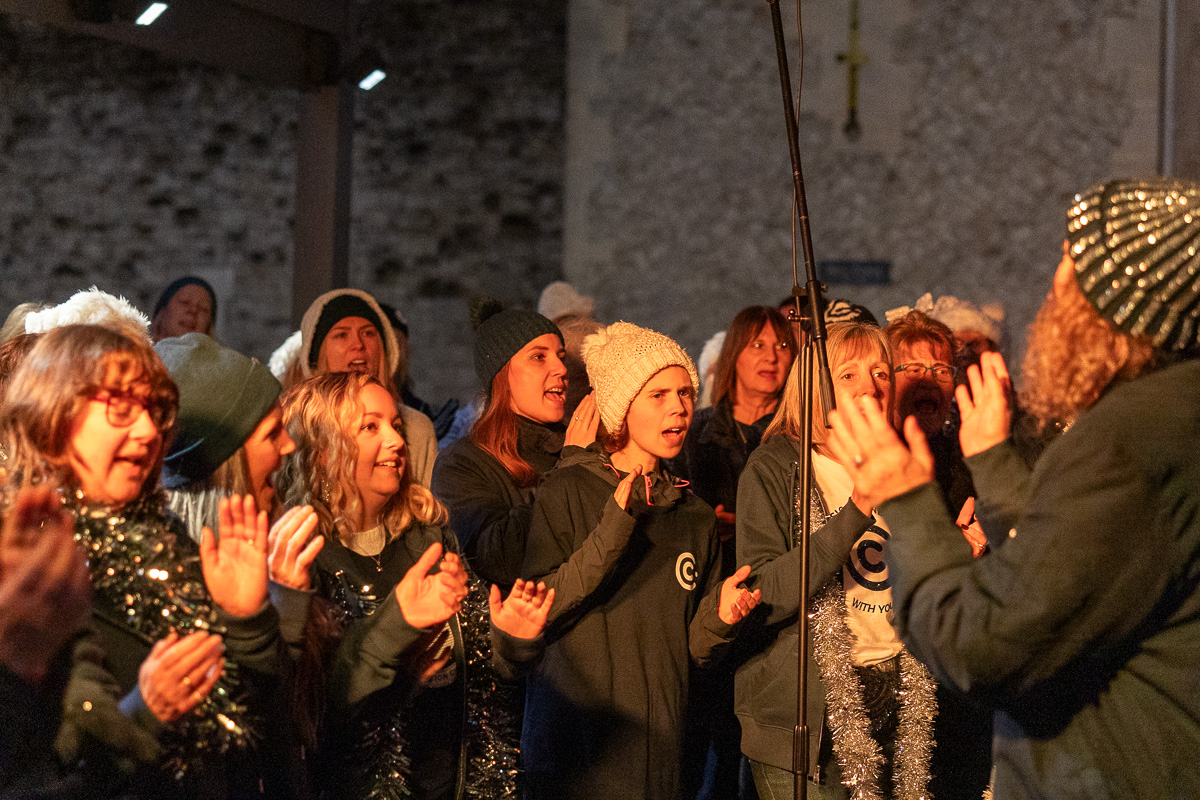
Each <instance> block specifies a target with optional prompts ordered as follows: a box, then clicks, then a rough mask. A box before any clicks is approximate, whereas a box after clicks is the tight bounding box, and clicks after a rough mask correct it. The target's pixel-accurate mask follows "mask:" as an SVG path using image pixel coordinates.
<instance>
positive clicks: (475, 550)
mask: <svg viewBox="0 0 1200 800" xmlns="http://www.w3.org/2000/svg"><path fill="white" fill-rule="evenodd" d="M562 447H563V429H562V427H561V426H546V425H538V424H537V423H535V422H532V421H530V420H527V419H525V418H523V417H518V418H517V453H518V454H519V455H520V456H521V457H522V458H523V459H525V460H526V461H527V462H529V464H530V466H532V467H533V468H534V470H536V471H537V473H538V474H539V475H543V474H545V473H546V472H548V471H550V470H551V469H553V468H554V465H555V464H556V463H557V462H558V456H559V451H561V450H562ZM432 488H433V493H434V494H435V495H437V498H438V499H439V500H441V501H442V503H444V504H445V506H446V508H447V509H449V510H450V527H451V528H452V529H453V530H454V533H455V535H456V536H457V537H458V543H459V549H460V550H461V552H462V553H463V555H465V556H466V558H467V562H468V563H469V564H470V565H471V569H472V570H474V572H475V574H477V575H478V576H479V577H480V578H482V579H483V580H484V581H487V582H489V583H495V584H499V585H500V587H501V588H502V589H506V590H507V589H508V587H510V586H512V584H513V582H514V581H516V579H517V578H520V577H522V576H521V562H522V560H523V559H524V557H525V536H526V534H528V532H529V515H530V511H531V510H532V508H533V495H534V488H535V487H524V488H522V487H519V486H517V485H516V483H515V482H514V481H513V479H512V476H511V475H509V474H508V470H506V469H505V468H504V467H503V465H501V464H500V462H499V461H497V460H496V459H495V458H494V457H493V456H492V455H490V454H488V453H485V452H484V451H483V450H482V449H480V447H479V445H477V444H476V443H475V440H474V439H472V438H471V437H470V436H464V437H463V438H461V439H459V440H458V441H457V442H455V443H454V444H452V445H451V446H450V447H448V448H447V449H446V451H445V452H444V453H442V454H441V455H440V456H438V459H437V462H436V463H435V464H434V467H433V487H432Z"/></svg>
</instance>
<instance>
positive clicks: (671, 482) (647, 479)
mask: <svg viewBox="0 0 1200 800" xmlns="http://www.w3.org/2000/svg"><path fill="white" fill-rule="evenodd" d="M573 464H578V465H580V466H582V467H584V468H586V469H587V470H589V471H590V472H593V473H595V474H596V475H599V476H600V477H601V478H603V479H604V481H605V482H606V483H607V484H608V485H610V486H612V487H613V488H614V489H615V488H616V486H617V484H618V483H620V482H621V481H622V480H623V479H624V478H625V476H626V475H628V474H629V473H627V472H622V471H621V470H619V469H617V468H616V467H615V466H613V463H612V458H611V457H610V456H609V454H608V453H606V452H604V448H603V447H602V446H601V445H600V443H599V442H592V443H591V444H590V445H588V446H587V447H586V448H577V447H572V448H570V450H569V452H567V453H564V454H563V459H562V461H561V462H559V466H560V467H565V466H570V465H573ZM685 486H687V481H684V480H682V479H680V478H676V477H675V476H674V475H672V474H671V473H669V472H667V470H666V467H665V466H663V464H662V462H661V461H660V462H659V469H658V471H657V472H651V473H650V474H649V475H645V476H642V478H641V479H640V480H635V481H634V482H633V492H632V494H631V495H630V500H637V501H640V502H642V503H645V504H646V505H650V506H664V507H665V506H670V505H673V504H675V503H678V502H680V501H682V500H683V499H684V498H685V497H686V492H685V490H684V487H685ZM647 489H648V490H649V492H647ZM647 495H648V497H647Z"/></svg>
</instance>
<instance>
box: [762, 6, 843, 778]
mask: <svg viewBox="0 0 1200 800" xmlns="http://www.w3.org/2000/svg"><path fill="white" fill-rule="evenodd" d="M799 2H800V0H797V6H796V15H797V27H798V28H800V20H799V15H800V7H799ZM767 5H769V6H770V7H771V26H772V28H773V29H774V32H775V54H776V56H777V58H778V61H779V83H780V87H781V88H782V90H783V105H784V117H785V122H786V125H787V138H788V152H789V154H790V155H791V159H792V184H793V186H792V199H793V202H794V203H795V206H794V210H793V224H795V217H796V215H797V214H798V215H799V219H800V241H801V242H802V245H803V250H804V272H805V277H806V280H807V283H806V285H805V288H804V289H801V288H800V280H799V275H798V273H797V269H796V258H795V253H794V251H793V255H792V306H793V307H792V309H791V312H790V314H789V316H790V317H791V318H792V321H793V322H794V323H797V324H799V325H800V329H801V330H800V335H801V338H802V341H803V347H802V348H801V352H800V379H801V381H802V384H801V386H802V388H801V401H802V402H803V404H804V415H805V416H806V417H807V424H805V425H804V428H803V433H802V435H801V453H800V462H799V463H798V464H797V465H796V466H795V468H794V471H793V476H792V487H793V492H792V497H793V500H794V498H795V497H796V494H795V491H794V490H795V486H796V483H797V480H798V482H799V484H800V492H801V494H800V497H802V498H803V500H804V502H803V505H802V507H803V508H804V509H805V513H803V514H802V515H801V517H800V540H799V542H798V543H797V546H799V547H800V604H799V609H798V611H797V617H798V618H797V625H798V627H799V632H798V647H797V659H796V661H797V664H796V728H795V730H794V731H793V733H792V773H793V776H794V780H793V790H794V797H795V798H796V800H807V797H808V781H807V780H806V779H807V777H808V763H809V748H808V742H809V737H808V659H809V653H808V632H809V623H808V611H809V600H808V594H809V593H808V554H809V537H810V536H811V535H812V515H811V514H809V513H807V509H808V505H809V503H810V502H811V498H812V479H813V473H812V426H813V423H814V422H815V421H816V420H814V419H813V402H812V401H813V388H814V387H813V368H812V365H813V359H814V358H815V359H816V364H817V367H818V371H819V373H820V376H821V377H820V380H821V397H822V400H823V401H824V407H825V409H831V408H833V407H834V398H833V378H832V376H831V375H830V372H829V355H828V353H827V352H826V350H825V338H826V336H825V318H824V316H823V314H822V313H821V312H822V307H823V305H824V304H823V303H822V302H821V293H822V291H823V290H824V287H822V286H821V284H820V282H818V281H817V267H816V260H815V258H814V257H813V246H812V232H811V231H810V229H809V224H808V201H807V199H806V197H805V194H804V172H803V169H802V168H801V165H800V145H799V136H798V133H797V123H796V113H797V111H796V106H793V105H792V80H791V76H790V74H789V72H788V59H787V45H786V43H785V42H784V39H783V20H782V18H781V17H780V14H779V0H767ZM800 33H801V53H800V58H801V64H800V67H801V70H803V67H804V64H803V58H804V51H803V29H802V28H800ZM801 74H803V72H802V73H801ZM796 105H797V106H798V105H799V98H797V103H796ZM801 297H806V298H807V300H808V308H807V314H805V313H803V312H802V309H801V302H800V301H801ZM806 317H807V319H805V318H806ZM802 320H803V323H802V322H801V321H802ZM804 323H806V324H804ZM805 328H807V329H805ZM822 423H823V424H825V425H828V424H829V420H828V419H823V420H822ZM796 472H798V473H799V475H798V476H797V475H796V474H795V473H796ZM795 513H796V503H795V502H793V503H792V514H793V515H794V514H795ZM795 529H796V526H795V520H793V522H792V527H791V530H795ZM818 724H820V723H819V722H818Z"/></svg>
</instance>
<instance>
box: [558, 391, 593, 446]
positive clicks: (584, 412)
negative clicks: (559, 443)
mask: <svg viewBox="0 0 1200 800" xmlns="http://www.w3.org/2000/svg"><path fill="white" fill-rule="evenodd" d="M599 426H600V413H599V412H598V411H596V396H595V392H588V393H587V396H586V397H584V398H583V399H582V400H580V401H579V405H578V406H576V408H575V413H574V414H572V415H571V419H569V420H568V421H567V435H566V439H565V440H564V441H563V444H573V445H576V446H577V447H587V446H588V445H589V444H591V443H592V442H594V441H596V429H597V428H598V427H599Z"/></svg>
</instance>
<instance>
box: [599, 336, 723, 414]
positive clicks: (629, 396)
mask: <svg viewBox="0 0 1200 800" xmlns="http://www.w3.org/2000/svg"><path fill="white" fill-rule="evenodd" d="M583 363H584V364H585V365H586V366H587V373H588V379H589V380H590V381H591V384H592V388H593V389H594V390H595V393H596V395H595V396H596V408H597V409H598V410H599V411H600V419H601V421H602V422H603V423H604V427H605V428H607V429H608V431H609V432H610V433H615V432H616V431H617V430H619V429H620V427H621V423H623V422H624V421H625V414H626V413H627V412H628V411H629V404H630V403H632V402H633V398H635V397H637V394H638V392H640V391H641V390H642V387H643V386H645V385H646V382H647V381H649V380H650V379H651V378H653V377H654V376H655V375H656V374H657V373H659V372H660V371H662V370H664V369H666V368H667V367H683V368H684V369H686V370H687V372H688V376H689V377H691V379H692V388H693V389H695V390H697V391H699V389H700V378H699V377H698V376H697V375H696V365H695V364H693V363H692V359H691V358H689V357H688V354H687V353H686V352H684V350H683V348H682V347H680V346H679V345H678V344H677V343H676V342H675V340H674V339H671V338H670V337H668V336H664V335H663V334H661V333H657V332H655V331H652V330H650V329H649V328H643V327H640V326H638V325H634V324H632V323H630V322H614V323H613V324H612V325H609V326H608V327H607V328H603V329H601V330H599V331H597V332H596V333H593V334H592V335H590V336H588V337H587V338H586V339H584V340H583Z"/></svg>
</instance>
